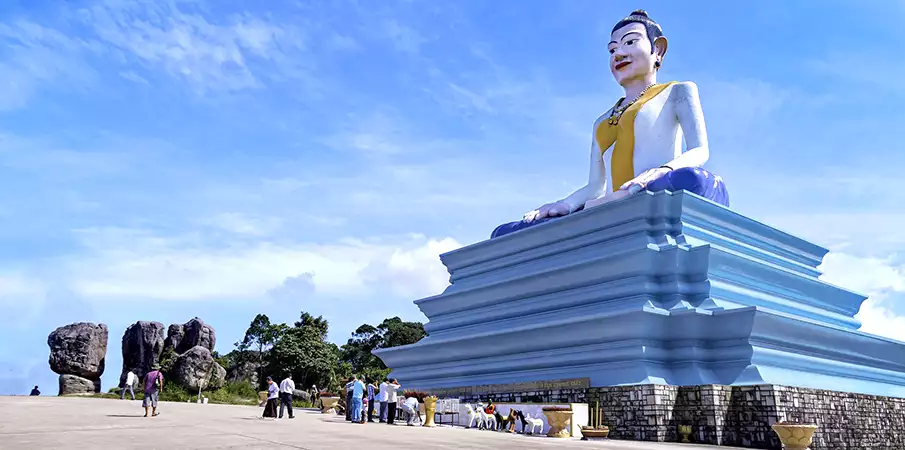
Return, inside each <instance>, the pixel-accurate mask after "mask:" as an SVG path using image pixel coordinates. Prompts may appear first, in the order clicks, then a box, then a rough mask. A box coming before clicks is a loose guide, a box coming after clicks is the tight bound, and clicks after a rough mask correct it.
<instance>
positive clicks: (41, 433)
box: [0, 397, 726, 450]
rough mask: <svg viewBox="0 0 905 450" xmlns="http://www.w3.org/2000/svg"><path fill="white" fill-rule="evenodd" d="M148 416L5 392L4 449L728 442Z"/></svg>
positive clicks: (135, 409)
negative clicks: (595, 438) (585, 438)
mask: <svg viewBox="0 0 905 450" xmlns="http://www.w3.org/2000/svg"><path fill="white" fill-rule="evenodd" d="M160 412H161V415H160V416H158V417H153V418H144V417H142V415H144V410H143V409H142V408H141V402H139V401H128V400H126V401H121V400H106V399H93V398H61V397H0V449H47V448H76V447H77V448H111V449H112V448H116V449H172V448H185V449H224V448H242V449H258V448H260V449H279V448H297V449H311V450H314V449H331V450H335V449H353V448H359V449H363V448H367V449H368V450H371V449H399V448H406V449H421V448H430V449H455V450H461V449H466V448H518V449H549V448H575V449H580V448H591V449H625V450H632V449H634V450H638V449H659V450H668V449H686V450H693V449H711V450H715V449H717V448H726V447H713V446H700V445H693V444H657V443H644V442H629V441H614V440H608V441H580V440H578V439H552V438H546V437H539V436H534V437H532V436H523V435H518V434H509V433H497V432H491V431H478V430H473V429H471V430H466V429H462V428H450V427H436V428H422V427H407V426H404V425H401V426H389V425H385V424H377V423H375V424H365V425H356V424H351V423H348V422H346V421H345V420H343V417H341V416H337V415H334V414H329V415H325V414H320V413H317V412H315V411H311V410H302V411H297V412H296V418H295V419H293V420H288V419H283V420H273V419H262V418H260V415H261V412H262V409H260V408H255V407H251V406H232V405H198V404H189V403H161V404H160Z"/></svg>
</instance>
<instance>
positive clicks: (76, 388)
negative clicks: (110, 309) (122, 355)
mask: <svg viewBox="0 0 905 450" xmlns="http://www.w3.org/2000/svg"><path fill="white" fill-rule="evenodd" d="M47 345H48V346H49V347H50V361H49V362H50V369H51V370H53V371H54V372H56V373H58V374H60V395H74V394H92V393H95V392H100V390H101V375H103V374H104V360H105V358H106V356H107V326H106V325H104V324H93V323H89V322H79V323H73V324H70V325H66V326H62V327H60V328H57V329H56V330H54V331H53V332H52V333H50V335H49V336H48V337H47Z"/></svg>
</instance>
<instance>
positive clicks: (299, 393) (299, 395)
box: [292, 389, 311, 402]
mask: <svg viewBox="0 0 905 450" xmlns="http://www.w3.org/2000/svg"><path fill="white" fill-rule="evenodd" d="M292 398H294V399H296V400H302V401H306V402H308V401H311V394H310V393H308V392H306V391H303V390H301V389H294V390H293V391H292Z"/></svg>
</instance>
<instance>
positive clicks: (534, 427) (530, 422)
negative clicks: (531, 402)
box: [522, 413, 544, 434]
mask: <svg viewBox="0 0 905 450" xmlns="http://www.w3.org/2000/svg"><path fill="white" fill-rule="evenodd" d="M526 429H527V431H526ZM543 430H544V421H543V420H541V419H532V418H531V415H529V414H527V413H526V414H525V421H524V422H523V423H522V434H536V433H540V432H541V431H543Z"/></svg>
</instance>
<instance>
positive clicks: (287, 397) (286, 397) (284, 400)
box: [280, 374, 295, 419]
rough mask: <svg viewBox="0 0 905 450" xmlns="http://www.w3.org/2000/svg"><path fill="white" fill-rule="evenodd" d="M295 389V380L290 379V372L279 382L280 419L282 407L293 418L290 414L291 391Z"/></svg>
mask: <svg viewBox="0 0 905 450" xmlns="http://www.w3.org/2000/svg"><path fill="white" fill-rule="evenodd" d="M294 391H295V382H294V381H292V374H288V375H286V378H284V379H283V381H281V382H280V419H282V418H283V407H284V406H285V407H286V408H287V409H288V410H289V418H290V419H295V416H293V415H292V393H293V392H294Z"/></svg>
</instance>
